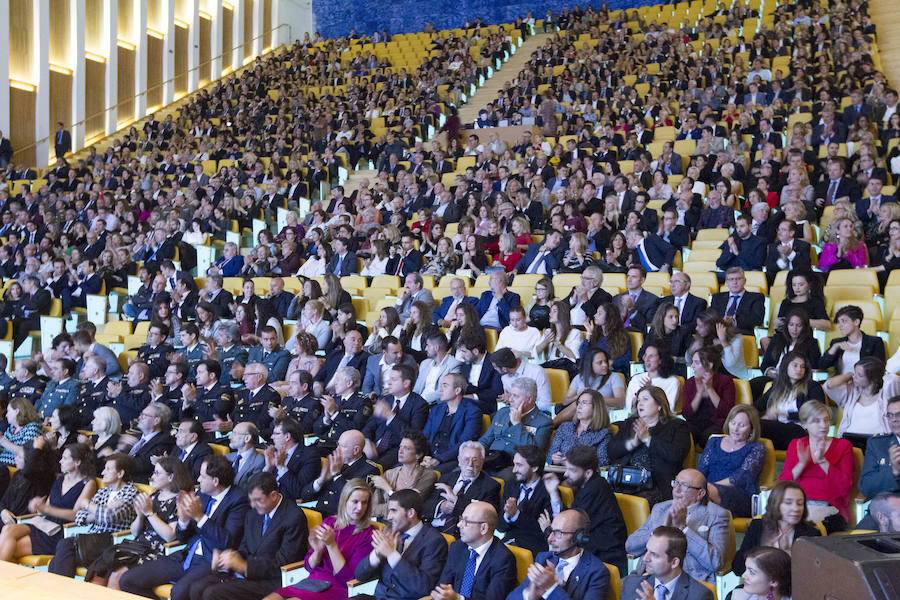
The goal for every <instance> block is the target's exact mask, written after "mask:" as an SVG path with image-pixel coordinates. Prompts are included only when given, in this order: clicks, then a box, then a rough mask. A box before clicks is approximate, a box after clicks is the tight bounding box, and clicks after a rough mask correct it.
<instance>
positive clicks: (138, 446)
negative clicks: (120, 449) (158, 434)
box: [128, 438, 147, 456]
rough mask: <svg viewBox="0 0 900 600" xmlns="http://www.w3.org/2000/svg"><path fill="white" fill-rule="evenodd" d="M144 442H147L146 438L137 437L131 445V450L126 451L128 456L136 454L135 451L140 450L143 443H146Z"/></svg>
mask: <svg viewBox="0 0 900 600" xmlns="http://www.w3.org/2000/svg"><path fill="white" fill-rule="evenodd" d="M146 443H147V440H145V439H144V438H141V439H139V440H138V441H137V443H136V444H135V445H134V446H132V447H131V450H130V451H129V452H128V456H137V453H138V452H139V451H140V449H141V448H143V447H144V444H146Z"/></svg>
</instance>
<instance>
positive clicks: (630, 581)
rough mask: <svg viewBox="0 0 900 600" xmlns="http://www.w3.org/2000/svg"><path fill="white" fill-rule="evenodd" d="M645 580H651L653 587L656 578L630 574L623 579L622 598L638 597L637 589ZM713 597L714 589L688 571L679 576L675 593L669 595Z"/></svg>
mask: <svg viewBox="0 0 900 600" xmlns="http://www.w3.org/2000/svg"><path fill="white" fill-rule="evenodd" d="M644 581H647V582H649V583H650V585H651V587H652V586H653V583H654V582H655V581H656V578H655V577H653V576H652V575H629V576H628V577H626V578H625V579H623V580H622V595H621V596H620V598H622V600H633V599H634V598H637V591H638V589H639V588H640V587H641V584H642V583H643V582H644ZM713 598H714V596H713V593H712V590H710V589H709V588H708V587H706V586H705V585H703V584H702V583H700V582H699V581H695V580H694V579H693V578H692V577H691V576H690V575H688V574H687V573H684V572H682V573H681V575H679V576H678V582H677V583H676V584H675V593H673V594H672V596H671V597H667V600H713Z"/></svg>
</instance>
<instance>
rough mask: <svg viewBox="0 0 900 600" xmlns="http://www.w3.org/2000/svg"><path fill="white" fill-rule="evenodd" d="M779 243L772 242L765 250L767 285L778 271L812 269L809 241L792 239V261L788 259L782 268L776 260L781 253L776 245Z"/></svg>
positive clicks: (772, 280)
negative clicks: (793, 253)
mask: <svg viewBox="0 0 900 600" xmlns="http://www.w3.org/2000/svg"><path fill="white" fill-rule="evenodd" d="M779 245H780V244H779V243H778V242H775V243H774V244H769V248H768V250H767V256H766V277H767V278H768V279H769V285H771V284H772V282H774V281H775V275H776V274H777V273H778V271H791V270H797V271H810V270H812V262H811V260H810V258H809V243H808V242H804V241H803V240H794V243H793V247H794V252H795V254H796V255H795V256H794V259H793V260H792V261H790V262H789V263H788V265H787V267H786V268H784V269H782V268H781V266H780V265H779V264H778V260H779V259H780V258H781V254H779V253H778V246H779Z"/></svg>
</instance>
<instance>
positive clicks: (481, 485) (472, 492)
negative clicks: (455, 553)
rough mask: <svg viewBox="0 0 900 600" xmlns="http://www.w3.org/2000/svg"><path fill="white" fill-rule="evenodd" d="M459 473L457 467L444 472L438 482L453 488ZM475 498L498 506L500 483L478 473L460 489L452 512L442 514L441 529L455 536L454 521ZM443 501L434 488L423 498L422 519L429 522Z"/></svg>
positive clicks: (437, 490) (457, 519)
mask: <svg viewBox="0 0 900 600" xmlns="http://www.w3.org/2000/svg"><path fill="white" fill-rule="evenodd" d="M459 474H460V471H459V469H456V470H454V471H450V472H448V473H444V474H443V475H441V478H440V479H439V480H438V483H446V484H447V485H448V486H450V488H453V486H455V485H456V482H457V480H459ZM475 500H480V501H483V502H487V503H488V504H492V505H493V506H494V507H495V508H497V507H499V506H500V484H499V483H497V482H496V481H495V480H494V478H493V477H490V476H489V475H488V474H487V473H485V472H484V471H482V472H481V473H479V474H478V477H477V478H475V480H474V481H473V482H471V483H470V484H469V487H468V488H466V490H465V491H463V490H460V493H459V494H458V498H457V500H456V506H454V507H453V512H452V513H450V514H449V515H445V516H444V524H443V526H441V531H443V532H444V533H449V534H450V535H453V536H457V535H458V534H459V531H458V530H457V528H456V523H457V522H458V521H459V518H460V517H461V516H462V513H463V511H464V510H465V508H466V507H467V506H468V505H469V503H470V502H472V501H475ZM443 501H444V499H443V498H442V497H441V491H440V490H439V489H437V488H435V490H434V491H433V492H432V493H431V496H429V497H428V498H427V499H426V500H425V514H424V515H422V516H423V518H424V520H426V521H428V522H429V523H430V522H431V521H433V520H434V519H435V513H436V511H437V508H438V506H439V505H440V504H441V502H443Z"/></svg>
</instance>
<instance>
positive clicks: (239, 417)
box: [231, 385, 281, 439]
mask: <svg viewBox="0 0 900 600" xmlns="http://www.w3.org/2000/svg"><path fill="white" fill-rule="evenodd" d="M280 404H281V396H280V395H279V394H278V392H276V391H275V390H273V389H272V388H271V387H269V386H268V385H264V386H262V387H261V388H259V390H257V392H256V394H252V395H251V391H250V390H248V389H247V388H243V389H242V390H240V391H239V392H238V394H237V398H236V400H235V406H234V410H233V411H231V420H232V421H234V423H235V424H237V423H240V422H242V421H251V422H253V424H254V425H256V427H257V429H259V435H261V436H262V437H264V438H266V439H269V438H270V437H271V433H272V417H270V416H269V407H271V406H279V405H280Z"/></svg>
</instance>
